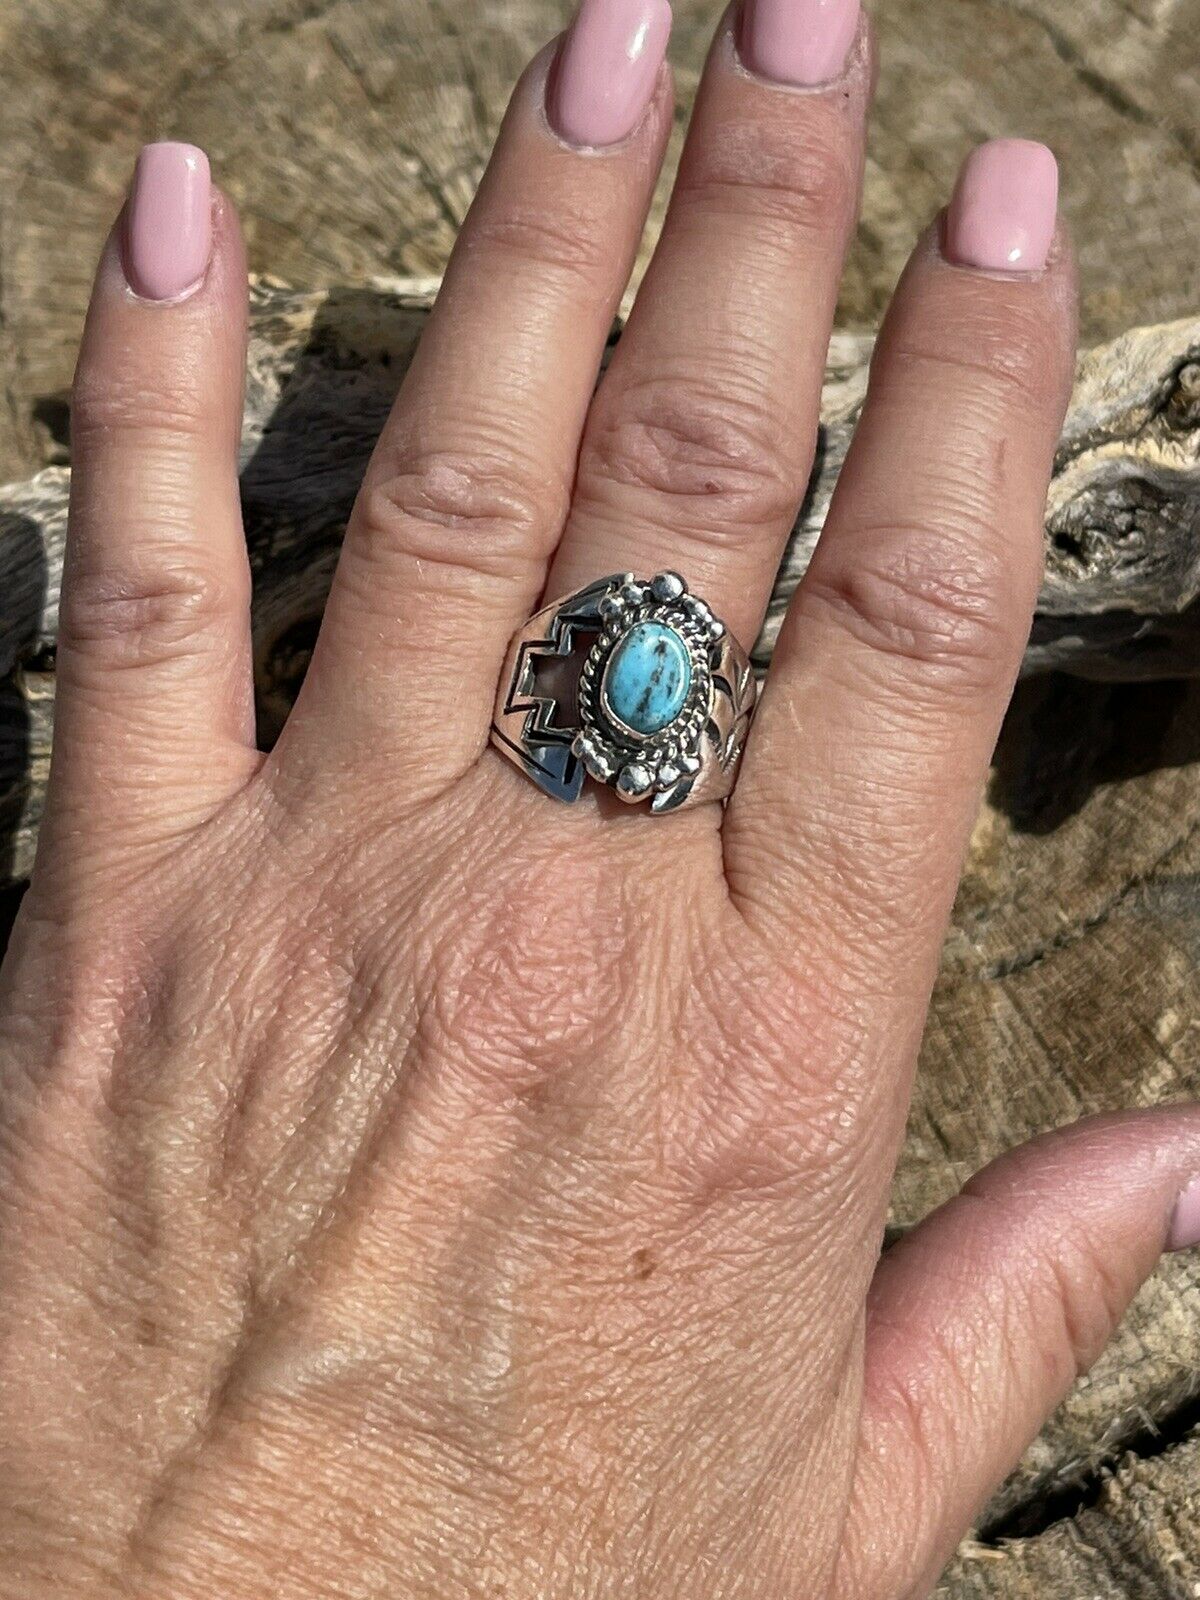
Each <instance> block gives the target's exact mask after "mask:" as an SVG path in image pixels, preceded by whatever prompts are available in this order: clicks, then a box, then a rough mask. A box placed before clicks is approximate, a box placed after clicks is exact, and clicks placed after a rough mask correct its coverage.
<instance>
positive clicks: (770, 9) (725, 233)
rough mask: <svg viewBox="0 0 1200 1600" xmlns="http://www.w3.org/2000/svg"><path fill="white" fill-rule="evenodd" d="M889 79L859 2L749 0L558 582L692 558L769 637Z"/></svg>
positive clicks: (622, 362) (584, 459)
mask: <svg viewBox="0 0 1200 1600" xmlns="http://www.w3.org/2000/svg"><path fill="white" fill-rule="evenodd" d="M870 80H871V67H870V46H869V37H868V31H867V27H866V24H865V22H863V21H862V20H861V18H860V15H859V6H858V0H747V4H746V6H745V8H744V10H743V13H742V17H741V20H740V22H735V21H734V19H733V18H732V16H731V17H728V18H727V19H726V21H725V23H724V24H723V25H722V27H721V29H720V31H719V33H718V35H717V38H716V41H715V43H714V46H713V49H712V52H711V55H710V58H709V61H708V65H707V67H706V69H705V74H704V79H703V82H702V84H701V87H700V92H699V95H698V97H697V101H696V107H695V111H694V113H693V116H692V123H691V129H690V132H689V135H688V139H687V143H686V146H685V148H684V152H683V156H682V159H681V161H680V167H679V175H678V178H677V180H676V184H675V191H674V195H673V197H672V201H671V206H670V210H669V212H668V215H667V220H666V223H665V225H664V228H663V233H662V237H661V239H660V241H659V244H658V248H657V250H656V251H655V255H654V259H653V262H652V263H651V266H650V268H649V271H648V272H647V275H646V278H645V281H644V282H643V284H642V287H641V291H640V293H639V295H638V298H637V303H636V305H635V307H634V310H633V313H632V315H631V317H630V320H629V324H628V326H627V328H626V330H625V333H624V335H623V336H622V338H621V341H620V344H619V345H618V348H617V350H616V353H615V354H614V357H613V360H612V362H611V364H610V366H609V369H608V372H607V374H606V376H605V378H604V380H603V382H602V383H601V385H600V389H599V391H598V393H597V396H596V399H595V401H594V402H593V405H592V409H591V412H590V414H589V418H588V424H587V427H586V429H585V432H584V438H583V444H582V449H581V453H580V460H579V471H578V475H577V479H576V489H575V499H574V503H573V506H572V511H571V515H570V518H569V521H568V525H567V529H566V532H565V534H564V537H563V540H562V543H561V545H560V547H559V551H558V555H557V557H556V560H555V562H554V566H553V570H552V572H551V576H550V582H549V593H550V594H551V595H556V594H561V593H564V592H566V591H568V590H571V589H573V588H576V587H579V586H580V585H582V584H583V583H586V582H588V581H589V580H590V579H592V578H594V577H596V576H597V575H599V574H602V573H606V572H617V571H632V572H635V573H641V574H649V573H651V572H654V571H655V570H657V569H659V568H664V567H665V568H673V569H678V570H679V571H680V572H682V573H683V574H684V575H685V576H686V578H687V579H688V582H689V584H690V585H691V586H692V588H693V589H694V590H695V591H696V592H698V593H700V594H702V595H703V596H704V597H705V599H707V600H708V601H709V602H710V603H711V604H712V605H713V607H714V608H715V609H716V610H717V611H719V612H720V614H721V615H722V616H723V617H724V619H725V620H726V622H727V623H728V625H729V626H730V628H731V629H732V631H733V633H734V634H735V636H736V637H737V638H739V639H740V640H741V641H742V642H743V643H745V644H747V645H748V644H749V643H750V642H751V641H752V640H753V638H754V636H755V634H756V633H757V631H758V627H759V625H760V623H761V620H762V614H763V610H764V607H765V605H766V602H767V598H768V594H769V591H770V586H771V581H772V579H773V577H774V573H775V569H776V567H777V565H778V562H779V557H780V553H781V551H782V548H783V545H784V542H785V541H786V539H787V536H788V533H789V532H790V530H791V527H792V523H793V520H794V517H795V514H796V510H797V507H798V505H799V502H800V499H801V496H802V494H803V492H804V486H805V484H806V483H807V480H808V474H809V470H810V467H811V464H812V455H813V449H814V443H815V438H816V426H817V416H818V406H819V401H820V390H821V381H822V377H823V375H824V370H825V357H826V351H827V347H828V342H829V331H830V327H831V324H832V321H833V313H834V307H835V304H836V300H837V289H838V281H839V278H840V276H841V272H842V264H843V258H844V255H845V250H846V246H847V243H848V241H849V238H850V236H851V232H852V229H853V227H854V222H855V217H856V213H857V208H858V197H859V190H860V186H861V175H862V163H863V130H864V122H865V114H866V107H867V102H868V99H869V94H870Z"/></svg>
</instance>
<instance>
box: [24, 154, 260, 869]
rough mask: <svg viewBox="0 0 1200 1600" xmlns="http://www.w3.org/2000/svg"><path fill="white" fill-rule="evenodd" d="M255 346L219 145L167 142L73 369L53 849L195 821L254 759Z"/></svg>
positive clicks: (138, 179)
mask: <svg viewBox="0 0 1200 1600" xmlns="http://www.w3.org/2000/svg"><path fill="white" fill-rule="evenodd" d="M245 341H246V268H245V257H244V254H243V249H242V243H241V237H240V233H239V230H238V227H237V222H236V218H235V217H234V215H233V212H232V208H231V207H230V206H229V205H228V203H227V202H226V201H225V200H224V199H223V197H221V196H214V194H213V192H212V190H211V187H210V180H209V171H208V162H207V160H206V159H205V157H204V155H203V152H201V151H199V150H197V149H195V148H194V147H193V146H191V145H180V144H159V145H150V146H148V147H147V148H146V149H145V150H144V151H143V152H142V154H141V156H140V158H139V160H138V165H137V169H136V173H135V177H134V183H133V187H132V190H131V193H130V198H129V201H128V203H127V205H126V207H125V211H124V213H123V214H122V217H121V218H120V219H119V221H118V223H117V225H116V227H115V228H114V229H113V232H112V235H111V236H110V238H109V240H108V243H107V245H106V247H105V250H104V254H103V257H102V259H101V262H100V266H99V269H98V271H97V274H96V281H95V286H94V289H93V294H92V301H91V305H90V307H89V310H88V317H87V324H86V327H85V329H84V335H83V343H82V347H81V350H80V356H79V363H78V367H77V370H76V376H75V389H74V395H73V401H72V417H71V437H72V460H73V466H72V484H71V510H70V524H69V530H68V537H67V550H66V559H65V566H64V573H63V593H62V603H61V608H60V625H59V651H58V671H57V682H58V694H57V706H56V711H55V730H54V756H53V766H52V773H51V780H50V792H49V796H48V805H47V817H46V826H47V829H48V831H49V833H50V835H51V837H53V838H54V840H55V849H54V856H55V859H63V858H64V855H65V857H66V858H67V859H68V861H69V859H70V858H71V857H73V856H75V855H77V854H78V852H79V850H83V851H85V852H94V850H95V849H96V848H97V847H99V848H100V849H102V850H103V849H106V848H107V849H108V850H110V851H111V850H117V851H121V852H124V851H125V850H126V849H128V848H129V847H131V846H132V847H133V848H135V849H136V848H137V847H138V846H139V845H140V844H141V843H143V842H152V841H153V840H155V839H157V838H162V837H164V836H166V835H167V834H171V833H175V832H177V831H179V830H180V829H181V828H186V827H187V826H188V825H189V824H190V823H192V822H195V821H197V820H199V819H200V818H202V817H203V816H204V815H205V814H207V813H208V812H209V811H211V809H212V808H213V806H214V804H215V803H218V802H219V801H220V800H221V799H224V798H225V797H226V796H227V795H228V793H229V792H230V790H231V787H232V786H236V785H238V784H240V783H241V782H243V781H244V780H245V778H246V777H247V776H248V775H249V772H250V771H251V770H252V769H253V767H254V766H255V765H256V764H257V760H258V758H257V755H256V753H255V750H254V724H253V701H252V675H251V655H250V615H249V598H250V578H249V568H248V563H247V558H246V548H245V541H244V539H243V535H242V525H241V513H240V506H239V495H238V440H239V433H240V425H241V411H242V382H243V368H244V362H245ZM64 845H65V846H66V849H65V851H64Z"/></svg>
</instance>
